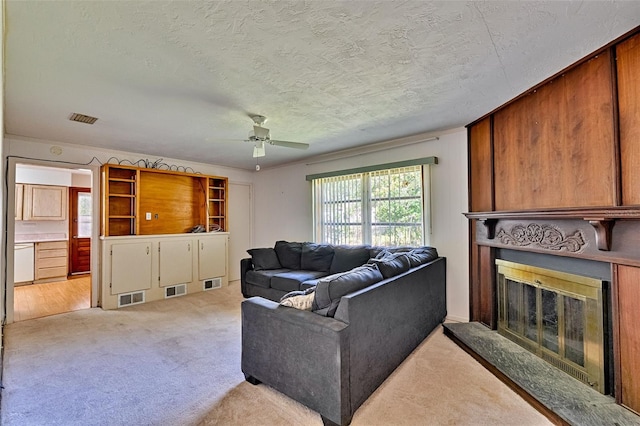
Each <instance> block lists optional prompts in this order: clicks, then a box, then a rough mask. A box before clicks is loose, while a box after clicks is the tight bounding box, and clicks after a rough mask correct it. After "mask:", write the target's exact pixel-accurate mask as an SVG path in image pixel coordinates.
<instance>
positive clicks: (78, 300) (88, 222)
mask: <svg viewBox="0 0 640 426" xmlns="http://www.w3.org/2000/svg"><path fill="white" fill-rule="evenodd" d="M14 170H15V176H14V178H13V179H10V181H9V183H13V184H15V186H16V191H15V194H16V196H15V203H11V204H10V206H12V207H14V208H15V220H14V221H11V220H9V221H8V223H7V226H8V227H9V226H11V227H12V229H11V230H12V231H13V232H11V233H10V237H13V238H12V239H13V241H11V243H14V247H15V250H14V257H15V259H14V262H12V265H13V266H14V268H13V275H12V277H13V288H12V290H13V291H8V292H7V296H8V298H9V296H10V295H11V296H12V300H13V303H11V305H10V306H11V307H12V308H13V309H12V310H11V312H9V311H7V314H8V317H9V318H11V319H10V320H9V321H12V320H13V321H22V320H26V319H32V318H40V317H43V316H49V315H55V314H59V313H64V312H70V311H75V310H79V309H87V308H90V307H91V306H92V305H93V306H95V303H94V301H93V297H92V293H93V292H92V288H93V284H94V283H93V280H92V275H91V272H92V271H91V269H92V268H91V265H92V263H93V262H92V260H91V247H92V245H93V244H92V235H93V234H94V231H93V229H92V228H93V226H92V222H93V218H94V217H95V215H96V214H95V212H94V210H95V200H93V199H92V197H91V188H92V187H93V186H94V182H93V180H94V176H93V173H95V172H92V170H87V169H75V168H69V167H56V166H54V165H51V166H50V165H39V164H23V163H16V164H15V169H14ZM54 194H55V196H54ZM58 194H62V195H58ZM20 195H21V196H20ZM25 197H26V198H25ZM29 197H32V198H31V199H29ZM49 204H51V206H49ZM59 205H63V206H64V208H63V209H62V210H63V211H64V215H61V216H60V217H58V216H57V215H56V217H47V215H50V213H49V212H52V211H57V210H56V209H57V208H58V206H59ZM34 206H37V207H38V208H39V209H40V211H41V212H44V214H42V215H35V214H34V213H33V212H32V211H29V212H28V213H29V214H24V212H25V209H26V208H29V209H32V210H33V209H35V207H34ZM9 219H12V218H11V217H10V218H9ZM12 222H13V223H12ZM11 243H10V244H11ZM25 245H30V246H31V250H32V253H33V256H32V260H31V264H25V263H24V261H23V259H22V258H25V256H23V255H21V256H20V257H18V256H17V255H16V254H17V253H18V248H19V247H22V246H25ZM19 260H20V262H19ZM22 269H26V270H27V271H30V272H31V274H30V276H29V275H25V274H23V273H22V272H21V270H22ZM25 277H26V278H25ZM29 278H30V279H29ZM8 284H9V283H8ZM8 290H9V288H8ZM10 300H11V299H9V300H8V301H10ZM9 318H8V319H9Z"/></svg>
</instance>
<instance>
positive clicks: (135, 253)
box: [111, 242, 151, 295]
mask: <svg viewBox="0 0 640 426" xmlns="http://www.w3.org/2000/svg"><path fill="white" fill-rule="evenodd" d="M149 288H151V243H150V242H146V243H131V244H113V245H112V246H111V294H112V295H116V294H120V293H130V292H132V291H136V290H146V289H149Z"/></svg>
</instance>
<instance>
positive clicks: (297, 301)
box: [280, 293, 314, 311]
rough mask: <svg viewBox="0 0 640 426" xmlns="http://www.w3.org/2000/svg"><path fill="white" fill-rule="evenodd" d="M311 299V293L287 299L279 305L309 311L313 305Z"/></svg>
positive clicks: (312, 296)
mask: <svg viewBox="0 0 640 426" xmlns="http://www.w3.org/2000/svg"><path fill="white" fill-rule="evenodd" d="M313 298H314V294H313V293H309V294H303V295H300V296H292V297H287V298H286V299H284V300H283V301H282V302H280V305H282V306H288V307H290V308H296V309H300V310H303V311H310V310H311V306H312V305H313Z"/></svg>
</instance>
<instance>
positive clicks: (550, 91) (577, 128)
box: [493, 51, 616, 210]
mask: <svg viewBox="0 0 640 426" xmlns="http://www.w3.org/2000/svg"><path fill="white" fill-rule="evenodd" d="M608 52H609V51H606V52H604V53H603V54H601V55H599V56H596V57H594V58H593V59H591V60H589V61H587V62H584V63H582V64H580V65H579V66H578V67H576V68H574V69H572V70H570V71H568V72H567V73H566V74H564V75H563V76H561V77H558V78H557V79H555V80H552V81H550V82H549V83H547V84H545V85H544V86H542V87H541V88H539V89H538V90H536V91H533V92H531V93H530V94H529V95H527V96H524V97H522V98H520V99H518V100H517V101H515V102H513V103H512V104H509V105H507V106H506V107H505V108H502V109H501V110H499V111H497V112H496V113H495V114H494V122H493V132H494V133H493V138H494V139H493V148H494V165H495V180H494V182H495V209H496V210H523V209H544V208H563V207H593V206H612V205H614V204H615V199H616V197H615V192H616V191H615V190H614V189H615V188H616V161H615V132H614V108H613V95H612V67H611V55H610V54H609V53H608Z"/></svg>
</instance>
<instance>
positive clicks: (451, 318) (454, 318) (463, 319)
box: [444, 315, 469, 322]
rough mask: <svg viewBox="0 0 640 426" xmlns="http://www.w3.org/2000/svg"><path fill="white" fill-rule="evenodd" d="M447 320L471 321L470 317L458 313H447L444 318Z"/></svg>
mask: <svg viewBox="0 0 640 426" xmlns="http://www.w3.org/2000/svg"><path fill="white" fill-rule="evenodd" d="M444 320H445V321H455V322H469V317H466V318H465V317H459V316H457V315H447V317H446V318H445V319H444Z"/></svg>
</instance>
